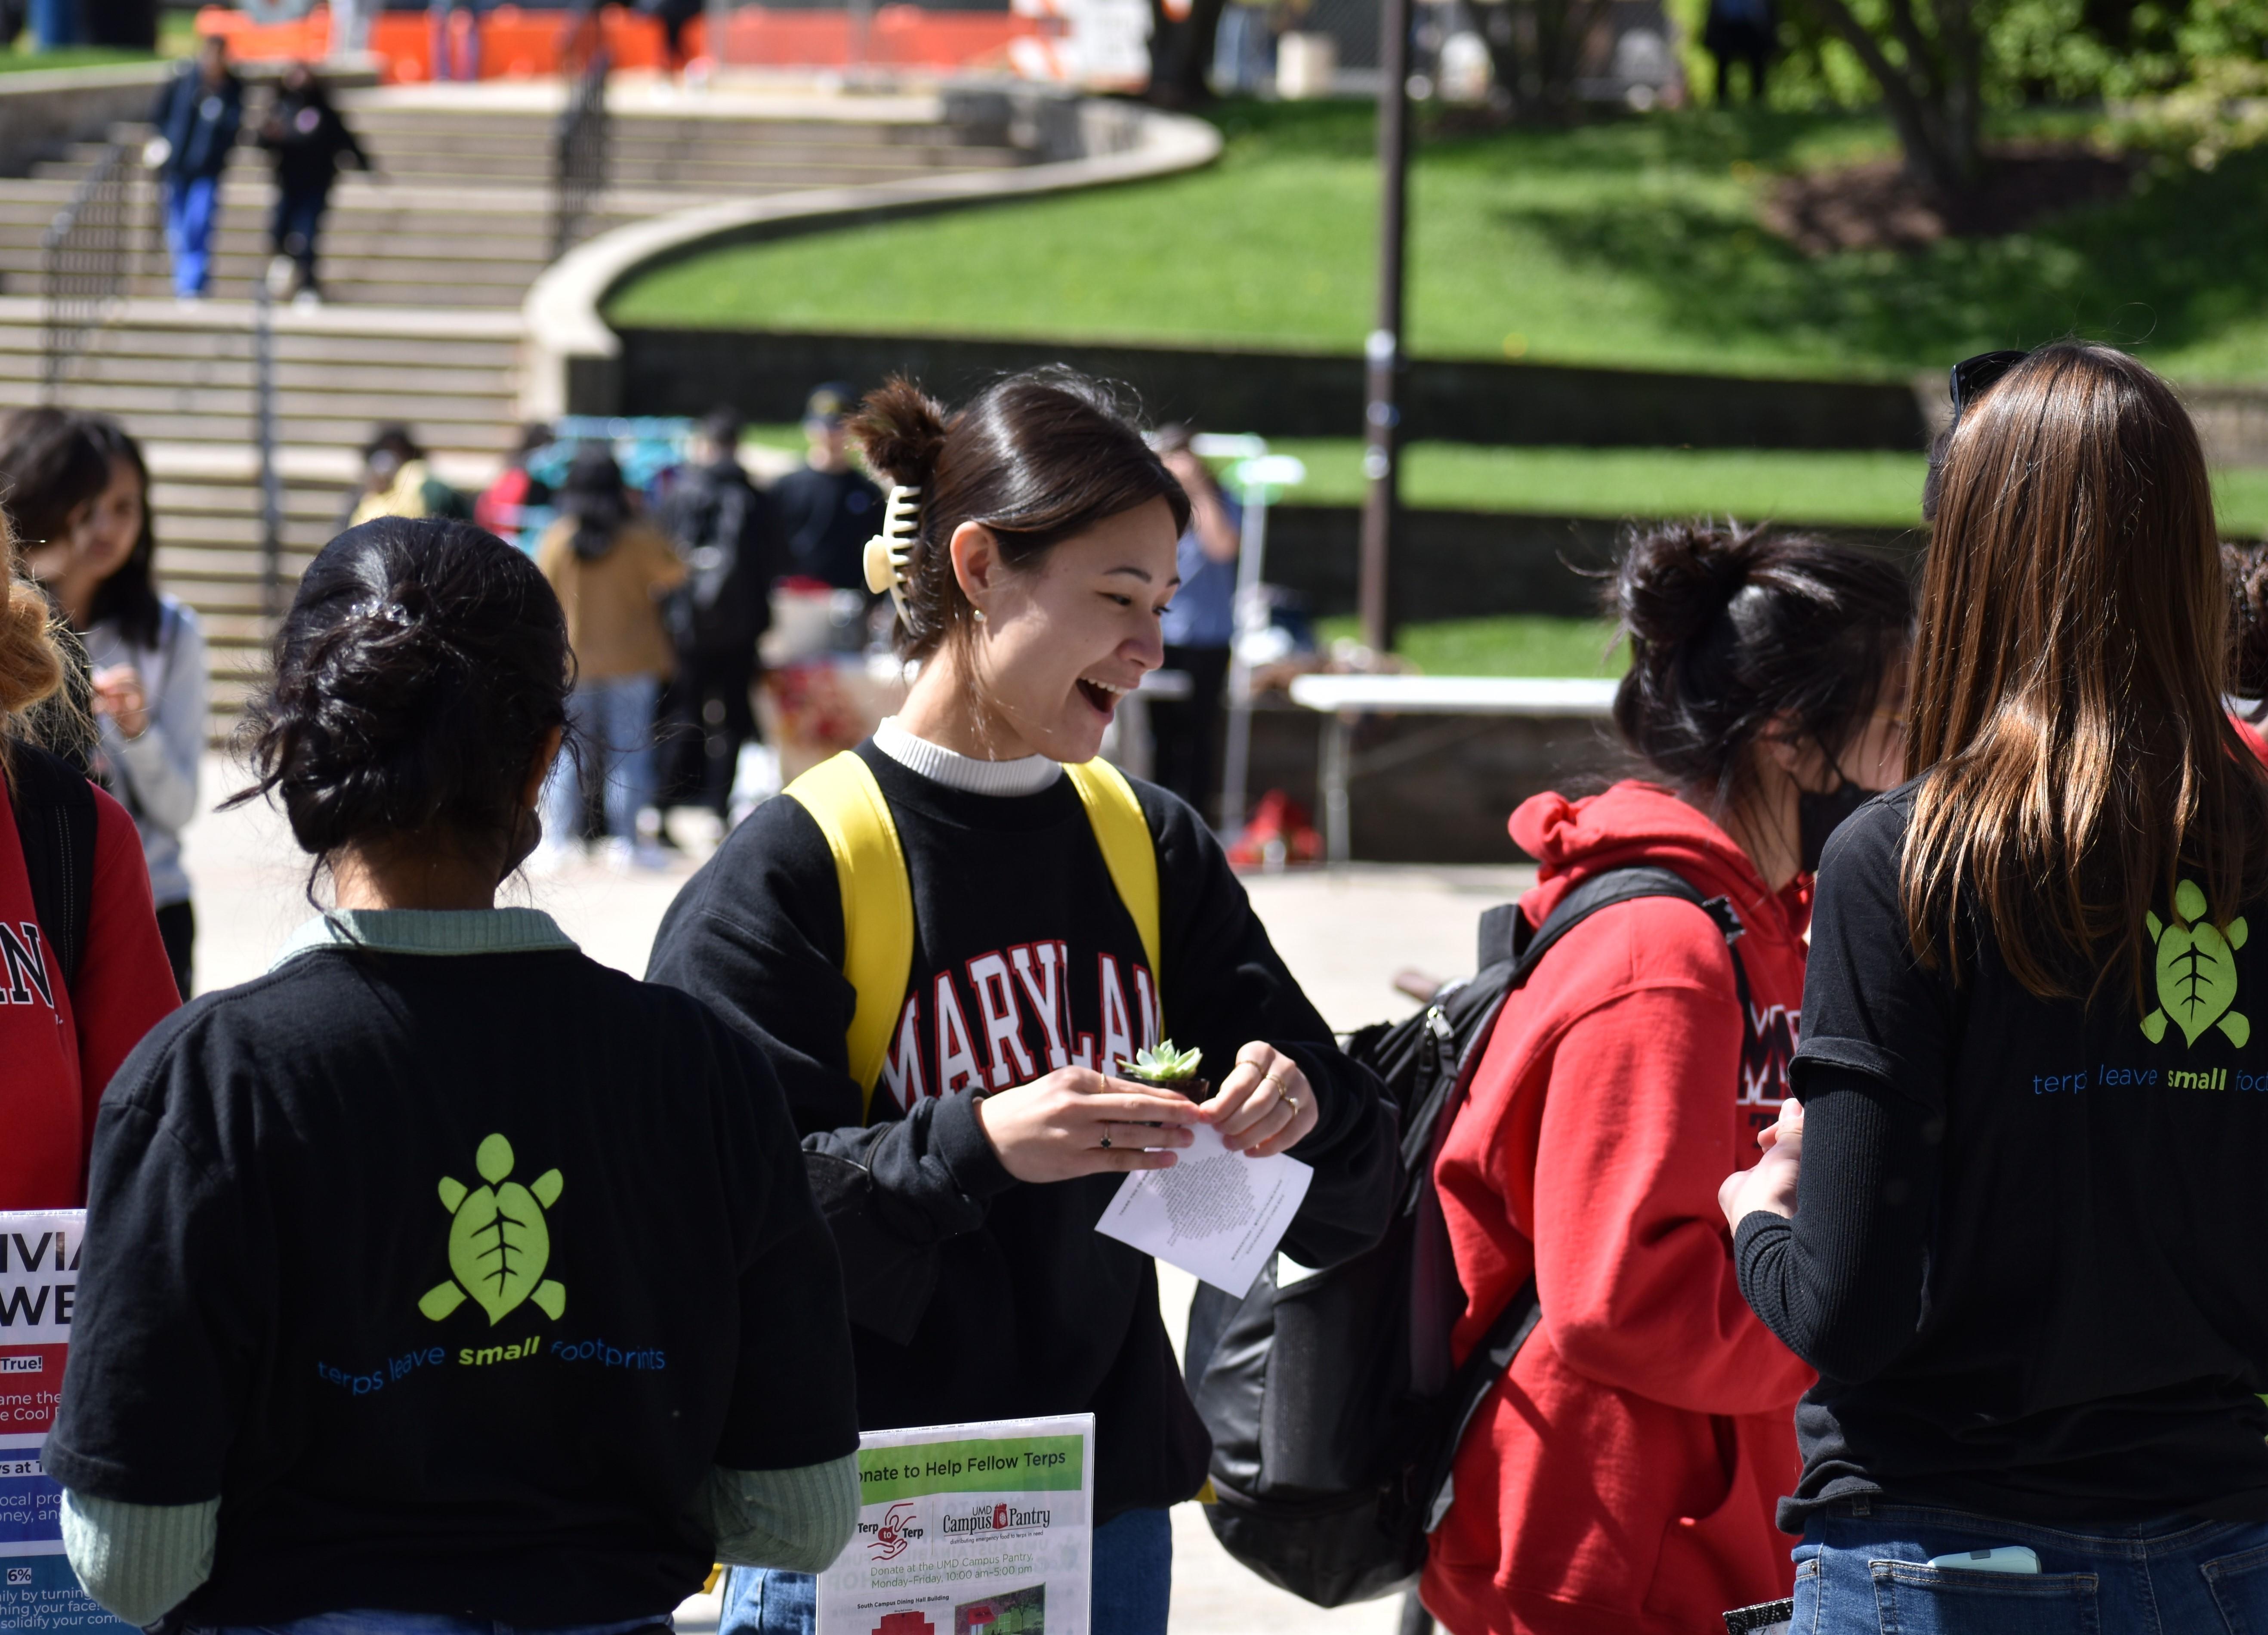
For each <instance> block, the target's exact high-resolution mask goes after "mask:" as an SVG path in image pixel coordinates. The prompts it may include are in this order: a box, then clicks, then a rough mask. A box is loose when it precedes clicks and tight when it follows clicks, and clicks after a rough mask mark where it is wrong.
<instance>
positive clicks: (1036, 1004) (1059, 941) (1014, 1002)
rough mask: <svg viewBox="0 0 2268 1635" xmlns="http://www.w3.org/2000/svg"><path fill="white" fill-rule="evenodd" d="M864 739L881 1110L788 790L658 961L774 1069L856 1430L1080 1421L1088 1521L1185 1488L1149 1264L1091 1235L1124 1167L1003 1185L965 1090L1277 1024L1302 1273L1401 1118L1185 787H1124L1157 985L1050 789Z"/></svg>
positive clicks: (1357, 1224)
mask: <svg viewBox="0 0 2268 1635" xmlns="http://www.w3.org/2000/svg"><path fill="white" fill-rule="evenodd" d="M856 753H857V754H858V755H860V756H862V757H863V758H864V759H865V762H866V763H867V764H868V765H869V766H870V767H872V768H873V772H874V777H875V778H876V780H877V781H878V782H879V783H880V785H881V788H882V792H883V793H884V795H885V796H886V797H887V799H888V802H889V806H890V814H891V817H892V818H893V820H894V821H895V823H896V825H897V830H898V836H899V840H900V843H901V844H902V847H903V848H904V851H905V856H906V864H907V871H908V873H909V878H910V883H911V887H912V892H913V902H914V960H913V968H912V970H911V972H910V974H909V981H908V983H907V989H906V994H905V998H904V1000H903V1002H902V1007H901V1009H900V1012H899V1015H898V1020H897V1024H896V1025H895V1027H893V1028H892V1030H891V1035H890V1037H891V1041H892V1042H891V1048H890V1053H889V1062H888V1065H887V1067H886V1069H885V1072H884V1074H883V1077H882V1079H881V1081H880V1083H878V1084H877V1085H876V1086H875V1089H874V1094H873V1104H872V1106H871V1108H869V1107H867V1106H865V1094H864V1092H863V1091H862V1090H861V1088H860V1086H858V1082H857V1081H856V1080H855V1079H852V1078H851V1073H850V1071H849V1068H848V1066H847V1064H846V1054H845V1047H844V1041H843V1035H844V1032H845V1029H846V1028H847V1027H849V1025H850V1021H851V1012H852V1009H853V1006H854V995H853V993H852V990H851V984H850V983H849V982H847V981H846V980H845V979H844V978H843V974H842V961H843V905H842V902H841V897H840V890H839V888H838V887H837V885H836V873H835V863H834V859H833V857H832V855H831V854H830V853H829V851H828V847H827V842H826V840H825V838H824V837H823V836H821V833H820V830H819V827H818V825H817V824H816V823H815V822H814V821H813V820H812V817H811V815H810V814H809V813H808V812H806V810H805V809H804V808H803V807H802V806H799V805H798V804H797V803H796V802H795V801H794V800H792V799H782V800H774V801H772V802H770V803H769V804H768V805H766V806H762V808H760V809H759V810H758V811H757V812H756V813H755V815H754V816H752V817H751V818H749V820H748V821H747V822H745V823H743V824H742V825H741V826H740V828H739V829H736V830H735V831H734V832H733V835H732V836H731V837H730V838H729V839H727V840H726V841H725V843H724V845H723V846H722V847H720V848H719V849H718V852H717V855H716V856H715V857H714V858H711V860H710V862H709V863H708V864H707V865H706V866H704V867H703V869H702V870H701V872H700V873H698V874H696V875H695V876H694V877H693V879H692V880H690V881H689V882H688V884H687V886H686V887H685V889H684V891H683V892H682V893H681V894H680V895H679V896H678V899H677V901H676V902H675V903H674V904H673V905H672V906H671V908H670V910H669V914H668V916H667V917H666V919H665V920H664V921H663V922H662V927H661V932H660V935H659V938H658V939H656V941H655V944H654V951H653V959H652V965H651V967H650V968H649V969H648V971H647V976H648V977H649V979H651V980H652V981H656V982H663V983H672V984H674V985H675V986H677V987H680V988H682V989H685V990H686V991H689V992H690V993H693V994H695V995H696V996H698V997H699V998H702V999H704V1000H706V1001H707V1002H708V1003H709V1004H710V1005H712V1006H714V1007H715V1008H716V1009H717V1011H718V1013H721V1014H722V1015H723V1016H724V1017H725V1019H726V1020H728V1021H730V1022H731V1023H733V1025H734V1026H736V1027H740V1028H742V1029H744V1030H745V1031H746V1032H747V1034H748V1035H749V1036H750V1037H751V1038H753V1039H754V1040H755V1041H756V1042H757V1043H758V1044H759V1045H760V1046H761V1047H762V1049H763V1051H764V1053H765V1055H766V1056H767V1057H770V1061H771V1063H772V1065H773V1067H774V1068H775V1069H776V1070H777V1072H778V1074H779V1076H780V1079H781V1082H782V1083H783V1084H784V1086H785V1087H786V1090H787V1096H788V1102H789V1105H790V1107H791V1108H792V1111H793V1113H794V1116H795V1119H796V1122H797V1125H798V1127H799V1129H800V1131H802V1133H803V1145H804V1154H805V1163H806V1169H807V1171H808V1173H809V1174H810V1176H811V1180H812V1185H813V1189H814V1192H815V1193H816V1194H817V1196H818V1198H819V1203H820V1209H821V1213H822V1214H823V1215H824V1216H825V1217H826V1219H827V1220H828V1225H829V1226H832V1227H833V1229H834V1233H835V1239H836V1245H837V1246H838V1248H840V1249H841V1251H842V1256H843V1277H844V1281H845V1283H846V1285H848V1289H849V1293H850V1300H851V1319H852V1324H853V1329H852V1335H853V1341H854V1348H855V1351H856V1354H857V1357H858V1412H859V1420H858V1422H859V1425H860V1426H861V1427H862V1428H864V1429H867V1430H882V1429H888V1428H892V1427H895V1426H902V1425H937V1424H948V1423H954V1422H957V1421H964V1420H977V1419H998V1418H1020V1417H1023V1416H1028V1415H1038V1414H1055V1413H1078V1412H1083V1411H1092V1412H1093V1413H1094V1416H1095V1423H1096V1472H1095V1508H1096V1518H1095V1519H1096V1520H1097V1521H1108V1519H1109V1518H1110V1517H1111V1516H1113V1515H1115V1514H1116V1513H1119V1512H1122V1511H1125V1510H1130V1509H1134V1508H1138V1507H1142V1506H1163V1505H1169V1504H1174V1503H1176V1502H1178V1501H1179V1500H1182V1499H1187V1498H1189V1496H1190V1495H1191V1494H1192V1493H1194V1492H1195V1491H1197V1488H1198V1486H1199V1485H1200V1484H1202V1483H1203V1482H1204V1473H1205V1463H1206V1459H1207V1456H1208V1454H1209V1451H1210V1445H1209V1441H1208V1439H1207V1437H1206V1434H1205V1432H1204V1426H1203V1425H1201V1424H1200V1423H1199V1422H1198V1420H1197V1413H1196V1410H1194V1409H1193V1408H1192V1407H1191V1406H1190V1404H1189V1396H1188V1394H1187V1393H1186V1391H1185V1390H1184V1389H1183V1388H1182V1379H1181V1374H1180V1370H1179V1369H1178V1368H1177V1367H1176V1366H1175V1361H1174V1354H1173V1350H1172V1347H1171V1345H1170V1344H1169V1343H1168V1341H1167V1337H1166V1329H1165V1325H1164V1322H1162V1321H1161V1320H1160V1316H1159V1314H1158V1293H1157V1273H1156V1270H1155V1268H1154V1267H1153V1266H1152V1263H1151V1262H1150V1260H1149V1259H1148V1257H1147V1256H1143V1255H1142V1254H1140V1253H1138V1251H1136V1250H1134V1249H1132V1248H1129V1247H1128V1246H1126V1245H1125V1244H1123V1243H1120V1242H1118V1241H1116V1240H1115V1239H1111V1238H1106V1237H1104V1236H1102V1235H1101V1234H1099V1233H1097V1232H1096V1231H1095V1230H1094V1224H1095V1222H1096V1221H1097V1220H1098V1219H1101V1215H1102V1212H1103V1210H1104V1208H1105V1207H1106V1206H1107V1205H1108V1203H1109V1201H1110V1199H1111V1197H1112V1196H1113V1194H1114V1193H1116V1190H1117V1189H1118V1187H1119V1185H1120V1183H1121V1182H1122V1180H1123V1177H1122V1176H1119V1175H1098V1176H1090V1177H1088V1178H1086V1179H1084V1180H1079V1181H1070V1182H1056V1183H1053V1184H1049V1185H1043V1186H1042V1185H1027V1184H1026V1183H1023V1182H1018V1181H1016V1180H1015V1179H1014V1178H1013V1177H1012V1176H1011V1175H1009V1174H1008V1173H1007V1171H1006V1170H1005V1169H1004V1168H1002V1167H1001V1166H1000V1162H999V1160H998V1158H997V1157H996V1156H995V1155H994V1153H993V1152H992V1148H991V1145H990V1142H989V1141H988V1140H987V1139H986V1138H985V1135H984V1133H983V1129H982V1128H981V1127H980V1126H979V1124H978V1123H977V1122H976V1112H975V1100H974V1098H975V1096H976V1094H977V1093H978V1092H980V1091H986V1092H989V1091H992V1090H998V1089H1005V1088H1007V1087H1009V1086H1013V1085H1017V1084H1021V1083H1024V1082H1027V1081H1028V1080H1030V1079H1037V1078H1040V1077H1042V1075H1044V1074H1046V1073H1047V1072H1050V1071H1052V1069H1053V1068H1055V1067H1058V1066H1062V1065H1064V1064H1067V1063H1070V1062H1081V1061H1083V1062H1086V1063H1088V1064H1101V1063H1104V1062H1107V1061H1109V1060H1112V1059H1115V1058H1116V1057H1117V1056H1119V1055H1121V1054H1125V1055H1130V1054H1132V1049H1131V1047H1133V1046H1136V1045H1139V1044H1142V1043H1145V1042H1148V1041H1149V1040H1152V1039H1154V1038H1155V1037H1156V1036H1157V1035H1160V1034H1161V1033H1162V1034H1163V1035H1166V1036H1167V1037H1170V1038H1171V1039H1173V1040H1174V1042H1175V1043H1176V1044H1178V1045H1181V1046H1183V1047H1188V1046H1190V1045H1196V1046H1199V1047H1202V1048H1203V1049H1204V1072H1206V1073H1207V1074H1208V1075H1209V1076H1214V1077H1216V1079H1217V1077H1218V1076H1219V1075H1220V1074H1224V1073H1226V1071H1227V1069H1228V1066H1229V1064H1231V1063H1233V1061H1234V1060H1235V1057H1236V1053H1237V1051H1238V1050H1239V1049H1241V1048H1242V1047H1243V1046H1244V1045H1245V1044H1246V1043H1248V1042H1250V1041H1253V1040H1256V1039H1258V1040H1264V1041H1266V1042H1269V1043H1270V1044H1272V1045H1274V1046H1276V1047H1277V1048H1278V1049H1281V1050H1284V1051H1285V1052H1286V1053H1287V1054H1289V1055H1291V1056H1292V1057H1295V1058H1296V1059H1297V1060H1298V1062H1299V1063H1300V1067H1301V1068H1302V1069H1303V1070H1304V1071H1305V1072H1306V1073H1307V1080H1308V1083H1309V1084H1310V1085H1311V1086H1313V1088H1314V1094H1315V1100H1316V1110H1317V1114H1318V1123H1317V1124H1316V1126H1315V1128H1314V1131H1312V1132H1311V1133H1310V1134H1309V1135H1308V1136H1307V1138H1306V1139H1305V1140H1304V1141H1302V1142H1301V1143H1300V1145H1299V1146H1297V1147H1296V1148H1294V1149H1293V1155H1294V1156H1296V1157H1298V1158H1299V1159H1300V1160H1302V1161H1304V1162H1306V1163H1307V1164H1310V1165H1312V1166H1314V1170H1315V1176H1314V1183H1313V1185H1312V1186H1311V1187H1310V1189H1309V1190H1308V1193H1307V1199H1306V1201H1305V1203H1304V1204H1302V1205H1301V1207H1300V1212H1299V1215H1298V1216H1297V1217H1296V1219H1294V1220H1293V1222H1292V1228H1291V1231H1290V1233H1289V1234H1288V1235H1287V1236H1286V1237H1285V1241H1284V1248H1285V1253H1287V1254H1289V1255H1290V1256H1292V1258H1293V1259H1295V1260H1297V1261H1299V1262H1300V1263H1303V1264H1307V1265H1329V1264H1331V1263H1335V1262H1337V1261H1340V1260H1343V1259H1344V1258H1346V1257H1347V1256H1350V1255H1352V1254H1355V1253H1356V1252H1358V1251H1359V1250H1361V1249H1363V1248H1366V1247H1368V1246H1369V1245H1370V1244H1371V1243H1373V1241H1376V1239H1377V1237H1378V1235H1379V1234H1380V1233H1381V1232H1382V1231H1383V1229H1384V1227H1385V1225H1386V1220H1387V1216H1388V1212H1389V1210H1390V1208H1391V1206H1392V1191H1393V1183H1394V1175H1395V1154H1394V1139H1395V1131H1394V1123H1393V1118H1392V1116H1391V1114H1390V1112H1389V1111H1388V1109H1387V1107H1386V1105H1385V1103H1384V1102H1383V1101H1382V1100H1381V1095H1380V1091H1379V1086H1378V1085H1377V1082H1376V1080H1375V1079H1373V1078H1372V1077H1371V1075H1370V1074H1369V1072H1367V1071H1366V1070H1365V1069H1363V1068H1360V1067H1358V1066H1357V1065H1355V1064H1353V1063H1352V1062H1351V1061H1349V1060H1348V1059H1347V1058H1346V1057H1344V1056H1343V1055H1341V1054H1340V1053H1339V1051H1338V1049H1337V1047H1336V1046H1335V1045H1334V1044H1333V1042H1332V1040H1331V1033H1330V1029H1329V1027H1326V1026H1325V1025H1324V1023H1323V1020H1322V1017H1320V1016H1318V1015H1317V1014H1316V1013H1315V1010H1314V1006H1313V1005H1310V1004H1308V1003H1307V998H1306V996H1305V995H1303V994H1302V993H1301V992H1300V989H1299V985H1298V984H1297V983H1295V982H1293V981H1292V976H1291V974H1290V972H1288V971H1286V970H1285V968H1284V962H1283V961H1282V960H1281V959H1279V958H1278V956H1277V954H1276V950H1275V949H1274V948H1273V947H1272V946H1270V944H1269V941H1268V934H1267V932H1265V931H1264V930H1263V928H1262V926H1261V924H1260V921H1259V919H1258V918H1257V917H1256V916H1255V915H1254V914H1253V912H1252V908H1251V904H1250V903H1249V902H1248V901H1247V900H1246V898H1245V895H1244V888H1243V887H1241V885H1239V884H1238V883H1237V880H1236V877H1235V876H1234V875H1233V873H1230V872H1229V867H1228V862H1227V859H1226V858H1225V857H1224V856H1223V855H1222V853H1221V851H1220V847H1219V844H1218V843H1216V842H1215V841H1214V839H1213V837H1212V836H1211V833H1210V832H1208V831H1207V829H1205V826H1204V823H1203V821H1200V820H1199V818H1198V817H1197V814H1196V813H1195V812H1194V811H1192V810H1191V809H1190V808H1189V806H1187V805H1185V804H1184V803H1183V802H1182V801H1181V800H1179V799H1176V798H1175V797H1174V796H1173V795H1170V794H1168V793H1167V792H1165V791H1164V790H1161V789H1159V788H1156V787H1155V786H1153V785H1152V784H1144V783H1136V784H1135V785H1134V788H1135V790H1136V792H1137V793H1138V796H1139V797H1140V800H1141V805H1142V810H1143V814H1144V815H1145V817H1147V818H1148V820H1149V826H1150V833H1151V836H1152V840H1153V841H1154V842H1155V843H1156V847H1157V854H1158V876H1159V896H1160V952H1159V960H1160V963H1161V964H1162V965H1163V966H1164V968H1165V969H1164V973H1163V982H1162V983H1158V982H1156V981H1154V980H1153V978H1152V973H1151V972H1150V970H1149V969H1148V961H1147V960H1146V959H1145V955H1144V953H1143V949H1142V942H1141V938H1140V936H1139V935H1138V932H1136V930H1135V926H1134V923H1133V920H1132V917H1130V915H1129V914H1128V913H1127V911H1126V910H1125V907H1124V906H1123V904H1122V903H1121V902H1120V901H1119V898H1118V894H1117V892H1116V888H1115V887H1113V886H1112V884H1111V880H1110V875H1109V873H1108V869H1107V868H1106V867H1105V865H1104V863H1103V859H1102V853H1101V849H1100V848H1099V847H1098V846H1097V845H1096V843H1095V840H1094V830H1093V829H1092V828H1091V827H1090V825H1089V823H1088V821H1087V817H1086V809H1085V807H1084V806H1082V805H1081V804H1080V801H1079V794H1078V792H1077V791H1076V790H1075V789H1074V788H1073V787H1072V786H1071V781H1070V780H1069V779H1068V778H1058V779H1057V781H1056V782H1055V783H1054V784H1051V785H1050V786H1049V787H1048V788H1046V789H1044V790H1042V791H1041V792H1038V793H1037V794H1031V795H1007V796H1002V795H978V794H970V793H968V792H963V791H960V790H955V789H951V788H947V787H946V786H945V785H944V784H939V783H937V782H935V781H933V780H932V779H930V778H927V777H922V776H921V775H920V774H918V773H916V772H913V771H911V770H908V769H907V768H905V767H903V766H902V765H900V764H899V763H898V762H895V761H893V760H891V759H890V758H889V757H888V756H887V755H884V754H883V753H882V752H880V750H878V749H876V748H874V746H873V742H872V741H871V740H870V741H868V742H867V743H865V744H862V745H860V746H859V748H858V751H857V752H856ZM1161 988H1162V992H1161V991H1160V989H1161ZM1161 1000H1162V1005H1163V1009H1162V1014H1160V1001H1161Z"/></svg>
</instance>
